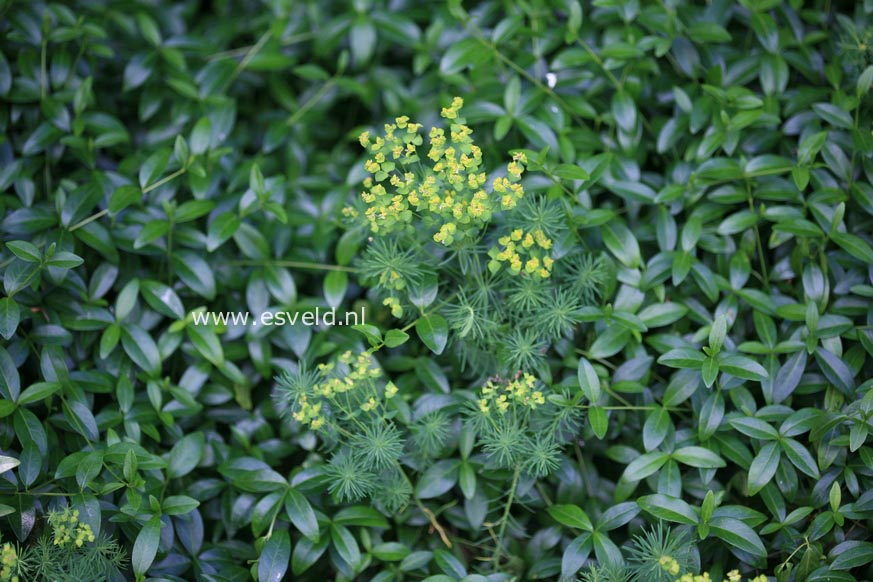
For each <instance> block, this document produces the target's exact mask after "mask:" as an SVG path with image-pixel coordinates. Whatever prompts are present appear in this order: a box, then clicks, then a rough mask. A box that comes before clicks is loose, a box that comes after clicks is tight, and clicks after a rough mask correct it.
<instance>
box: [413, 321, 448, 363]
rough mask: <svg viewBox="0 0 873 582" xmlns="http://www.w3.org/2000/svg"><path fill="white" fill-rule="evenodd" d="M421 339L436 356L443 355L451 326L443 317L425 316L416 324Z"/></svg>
mask: <svg viewBox="0 0 873 582" xmlns="http://www.w3.org/2000/svg"><path fill="white" fill-rule="evenodd" d="M415 331H416V333H417V334H418V337H419V339H421V341H422V342H423V343H424V345H426V346H427V347H428V348H430V350H431V351H432V352H433V353H435V354H436V355H440V354H441V353H443V350H444V349H446V342H448V339H449V326H448V324H447V323H446V320H445V318H444V317H443V316H441V315H437V314H434V315H424V316H422V317H419V318H418V320H417V321H416V322H415Z"/></svg>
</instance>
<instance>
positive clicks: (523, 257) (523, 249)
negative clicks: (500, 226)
mask: <svg viewBox="0 0 873 582" xmlns="http://www.w3.org/2000/svg"><path fill="white" fill-rule="evenodd" d="M497 242H498V243H499V244H500V247H501V248H498V247H492V248H491V250H490V251H489V252H488V256H490V257H491V261H489V263H488V268H489V269H490V270H491V272H492V273H496V272H497V271H499V270H500V268H501V266H502V264H503V263H506V264H508V265H509V270H510V271H512V273H513V274H516V275H518V274H520V273H522V272H524V273H526V274H528V275H531V276H534V277H539V278H541V279H547V278H548V277H549V276H551V274H552V266H553V265H554V263H555V261H554V259H552V257H550V256H549V253H548V251H549V250H550V249H551V248H552V240H551V239H550V238H549V237H547V236H546V235H545V233H544V232H543V231H542V230H540V229H536V230H535V231H533V232H524V231H523V230H522V229H520V228H517V229H515V230H513V231H512V232H511V233H510V234H508V235H506V236H503V237H500V238H499V239H498V240H497Z"/></svg>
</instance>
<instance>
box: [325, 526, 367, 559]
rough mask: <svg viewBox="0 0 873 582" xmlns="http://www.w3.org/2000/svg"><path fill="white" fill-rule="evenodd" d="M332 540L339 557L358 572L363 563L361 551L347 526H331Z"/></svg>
mask: <svg viewBox="0 0 873 582" xmlns="http://www.w3.org/2000/svg"><path fill="white" fill-rule="evenodd" d="M330 540H331V542H332V543H333V547H334V549H335V550H336V552H337V554H339V557H340V558H342V559H343V560H344V561H345V562H346V563H347V564H348V565H349V566H351V567H352V569H353V570H356V569H357V568H358V565H359V564H360V562H361V551H360V550H359V549H358V542H357V541H356V540H355V537H354V536H353V535H352V532H350V531H349V530H348V528H346V527H345V526H342V525H333V524H332V525H331V526H330Z"/></svg>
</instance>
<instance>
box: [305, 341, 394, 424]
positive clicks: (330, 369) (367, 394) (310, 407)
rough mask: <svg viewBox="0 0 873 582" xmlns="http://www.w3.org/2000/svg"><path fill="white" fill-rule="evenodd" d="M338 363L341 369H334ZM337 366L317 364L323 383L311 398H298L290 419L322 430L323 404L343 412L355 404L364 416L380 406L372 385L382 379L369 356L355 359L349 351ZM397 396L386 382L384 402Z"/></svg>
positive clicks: (315, 387)
mask: <svg viewBox="0 0 873 582" xmlns="http://www.w3.org/2000/svg"><path fill="white" fill-rule="evenodd" d="M337 362H338V363H339V364H341V365H342V368H339V367H337ZM337 362H330V363H327V364H319V365H318V371H319V372H320V373H321V375H322V378H323V379H322V381H320V382H318V383H317V384H316V385H315V386H314V387H313V388H312V394H311V396H307V395H306V394H301V395H300V396H299V397H298V400H297V409H296V410H295V411H294V413H293V414H292V417H293V418H294V420H296V421H297V422H299V423H301V424H304V425H309V428H311V429H312V430H318V429H320V428H322V427H323V426H324V425H325V423H326V422H327V420H326V418H325V415H324V412H325V404H326V403H329V405H330V406H331V407H335V408H338V409H343V407H346V406H348V405H349V404H350V402H352V401H353V400H356V401H357V402H359V403H360V404H356V406H357V407H358V408H359V409H360V410H362V411H364V412H371V411H373V410H375V409H376V408H377V407H378V406H379V403H380V399H379V394H378V392H377V390H376V389H375V385H374V381H375V380H377V379H379V378H380V377H382V370H381V369H380V368H379V367H377V366H374V365H373V364H374V362H375V360H374V358H373V356H372V354H370V353H369V352H363V353H360V354H358V355H357V356H354V355H353V354H352V352H351V351H346V352H344V353H343V354H341V355H340V356H339V357H338V358H337ZM341 370H342V371H341ZM396 394H397V386H396V385H394V383H393V382H391V381H389V382H388V383H387V384H386V385H385V388H384V396H385V399H386V400H390V399H391V398H394V396H395V395H396ZM342 395H346V396H352V395H354V398H348V397H346V398H342V400H339V399H340V398H341V396H342ZM345 412H349V413H350V412H352V411H350V410H346V411H345Z"/></svg>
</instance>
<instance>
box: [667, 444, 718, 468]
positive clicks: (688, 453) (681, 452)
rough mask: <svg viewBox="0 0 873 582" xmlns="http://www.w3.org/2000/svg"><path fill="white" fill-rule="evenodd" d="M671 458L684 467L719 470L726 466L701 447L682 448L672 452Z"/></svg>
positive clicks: (716, 456)
mask: <svg viewBox="0 0 873 582" xmlns="http://www.w3.org/2000/svg"><path fill="white" fill-rule="evenodd" d="M671 456H672V458H673V459H675V460H677V461H679V462H680V463H682V464H684V465H688V466H689V467H697V468H700V469H720V468H721V467H725V466H727V463H725V462H724V459H722V458H721V457H719V456H718V455H717V454H715V453H713V452H712V451H710V450H709V449H705V448H703V447H696V446H689V447H682V448H680V449H676V450H675V451H673V454H672V455H671Z"/></svg>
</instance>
